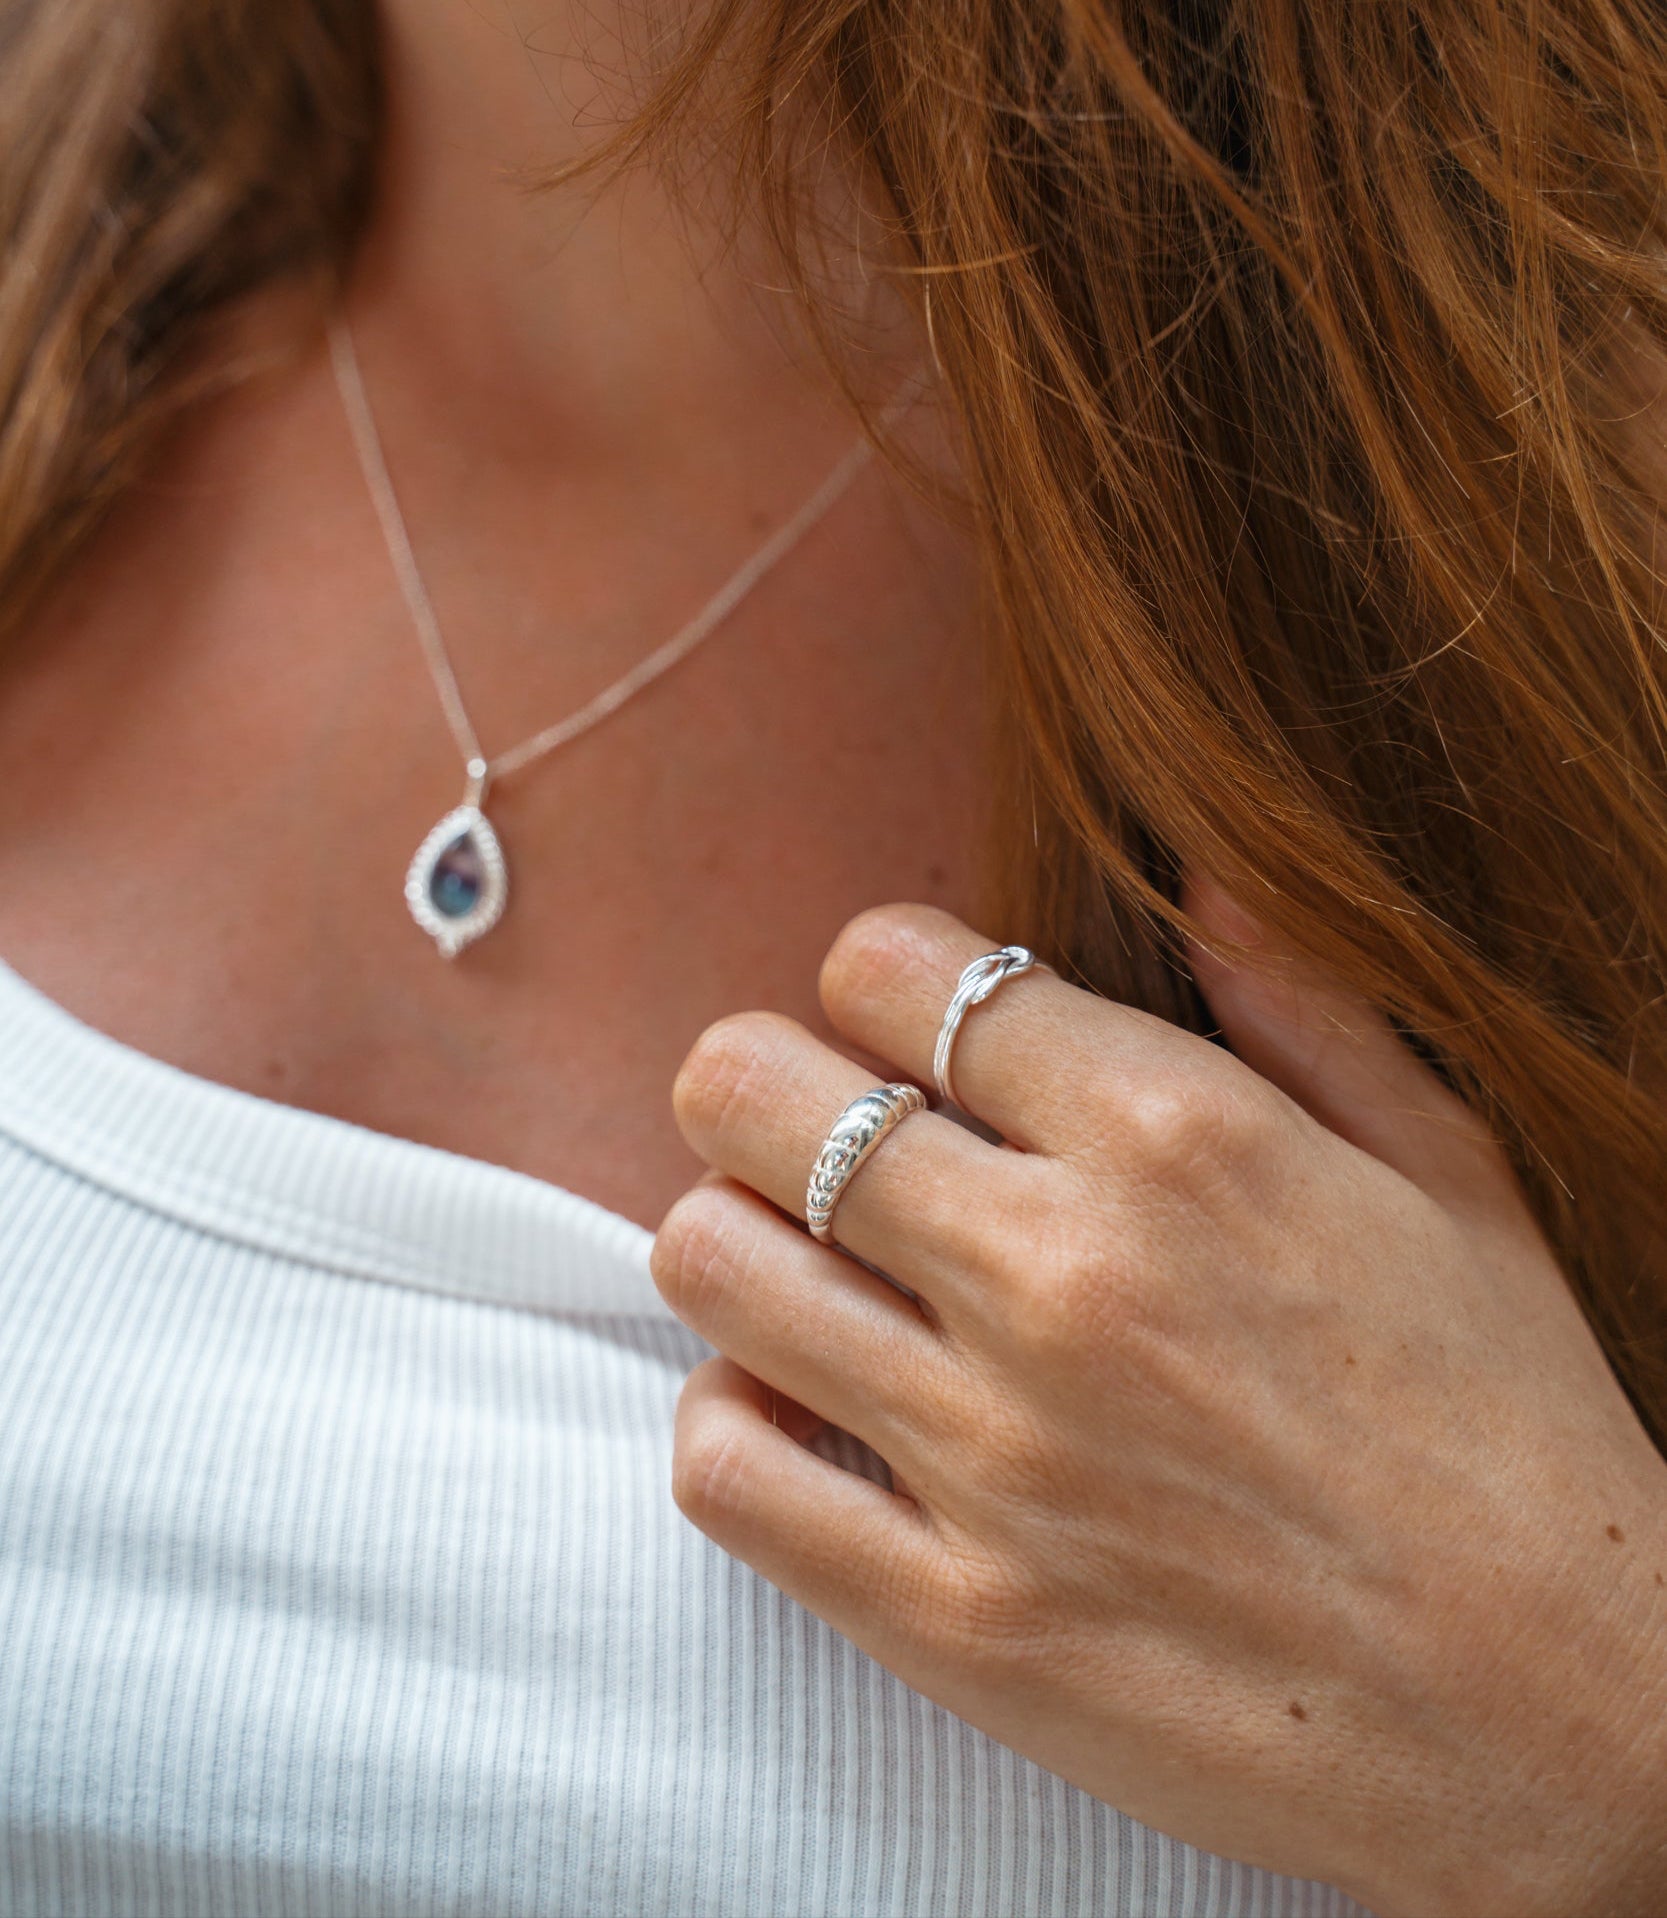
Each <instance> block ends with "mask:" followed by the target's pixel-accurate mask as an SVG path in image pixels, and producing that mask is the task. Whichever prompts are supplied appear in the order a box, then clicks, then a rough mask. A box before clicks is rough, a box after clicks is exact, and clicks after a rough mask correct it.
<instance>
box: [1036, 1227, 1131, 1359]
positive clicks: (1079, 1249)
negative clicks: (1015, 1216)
mask: <svg viewBox="0 0 1667 1918" xmlns="http://www.w3.org/2000/svg"><path fill="white" fill-rule="evenodd" d="M1130 1304H1131V1285H1130V1275H1129V1274H1128V1273H1127V1272H1126V1271H1124V1270H1123V1264H1122V1261H1121V1260H1120V1259H1118V1258H1117V1257H1116V1256H1115V1254H1114V1253H1113V1251H1112V1250H1111V1229H1110V1227H1109V1225H1108V1226H1107V1227H1106V1228H1105V1229H1104V1230H1099V1229H1096V1222H1095V1220H1094V1219H1092V1218H1089V1219H1082V1218H1074V1219H1072V1220H1071V1222H1070V1223H1069V1224H1068V1225H1062V1226H1061V1227H1059V1228H1057V1229H1056V1230H1055V1231H1053V1232H1052V1233H1049V1234H1046V1235H1043V1234H1038V1235H1037V1236H1036V1237H1035V1238H1034V1239H1033V1240H1032V1241H1031V1245H1030V1248H1029V1255H1028V1262H1027V1265H1026V1270H1025V1273H1024V1276H1023V1278H1022V1280H1021V1281H1020V1282H1019V1283H1018V1284H1017V1286H1016V1288H1015V1290H1014V1294H1013V1307H1012V1310H1013V1316H1014V1322H1015V1323H1014V1329H1015V1331H1016V1332H1017V1333H1018V1335H1019V1336H1020V1338H1021V1339H1022V1340H1023V1342H1024V1344H1025V1345H1026V1347H1027V1348H1029V1349H1030V1350H1032V1351H1041V1352H1044V1353H1047V1352H1055V1351H1063V1352H1067V1353H1069V1352H1071V1351H1074V1350H1080V1348H1081V1346H1082V1342H1083V1340H1084V1337H1085V1336H1087V1335H1088V1334H1089V1331H1090V1328H1096V1329H1103V1330H1107V1331H1110V1330H1114V1329H1115V1326H1116V1323H1117V1321H1118V1320H1119V1319H1120V1318H1121V1317H1122V1316H1123V1315H1124V1314H1125V1312H1127V1311H1128V1310H1129V1308H1130Z"/></svg>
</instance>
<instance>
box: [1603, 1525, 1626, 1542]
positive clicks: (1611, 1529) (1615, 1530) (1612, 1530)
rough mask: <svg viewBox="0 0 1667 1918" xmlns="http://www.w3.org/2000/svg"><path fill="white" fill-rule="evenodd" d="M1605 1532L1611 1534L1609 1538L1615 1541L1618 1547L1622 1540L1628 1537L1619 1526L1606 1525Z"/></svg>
mask: <svg viewBox="0 0 1667 1918" xmlns="http://www.w3.org/2000/svg"><path fill="white" fill-rule="evenodd" d="M1604 1530H1605V1531H1606V1532H1607V1533H1608V1534H1609V1536H1610V1537H1611V1538H1612V1539H1613V1540H1614V1541H1615V1543H1616V1544H1617V1545H1619V1544H1620V1542H1621V1541H1622V1539H1624V1538H1625V1537H1626V1533H1625V1532H1623V1531H1622V1530H1621V1528H1620V1526H1618V1525H1606V1526H1605V1527H1604Z"/></svg>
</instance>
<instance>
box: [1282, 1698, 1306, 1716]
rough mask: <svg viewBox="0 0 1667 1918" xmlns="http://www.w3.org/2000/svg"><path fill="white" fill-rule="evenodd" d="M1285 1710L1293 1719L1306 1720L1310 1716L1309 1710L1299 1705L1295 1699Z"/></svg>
mask: <svg viewBox="0 0 1667 1918" xmlns="http://www.w3.org/2000/svg"><path fill="white" fill-rule="evenodd" d="M1285 1709H1286V1710H1287V1711H1288V1712H1289V1713H1290V1714H1291V1716H1292V1717H1293V1718H1303V1719H1305V1718H1307V1716H1308V1713H1307V1710H1306V1709H1305V1708H1304V1707H1303V1706H1301V1705H1299V1704H1298V1703H1297V1701H1296V1700H1295V1699H1294V1698H1293V1699H1292V1700H1291V1702H1290V1704H1289V1705H1287V1706H1286V1707H1285Z"/></svg>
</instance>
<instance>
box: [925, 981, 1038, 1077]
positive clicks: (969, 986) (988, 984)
mask: <svg viewBox="0 0 1667 1918" xmlns="http://www.w3.org/2000/svg"><path fill="white" fill-rule="evenodd" d="M1038 963H1039V962H1038V960H1037V957H1036V955H1035V953H1033V952H1032V951H1031V950H1030V948H1029V947H1028V946H1003V947H1002V949H1001V950H1000V952H986V953H985V954H984V955H983V956H982V957H981V958H978V959H975V960H973V962H972V964H971V965H970V966H968V967H967V968H966V970H965V971H964V972H963V973H962V974H961V977H960V980H959V982H958V983H957V985H956V987H955V991H954V992H953V994H952V995H951V996H950V1001H949V1005H948V1008H947V1009H946V1010H945V1012H944V1016H943V1025H942V1027H941V1028H940V1030H939V1032H938V1045H937V1050H936V1051H935V1052H934V1053H933V1054H932V1077H933V1079H934V1080H935V1081H936V1083H937V1088H938V1097H939V1098H940V1099H942V1100H943V1102H944V1104H945V1105H955V1104H958V1103H959V1102H958V1101H957V1099H956V1097H955V1088H954V1085H953V1083H952V1082H951V1080H950V1076H949V1065H950V1055H951V1054H952V1053H953V1052H954V1050H955V1040H956V1037H957V1035H958V1034H959V1033H960V1030H961V1021H962V1020H963V1019H964V1018H965V1017H966V1016H967V1014H968V1013H969V1012H971V1011H972V1009H973V1007H974V1006H981V1005H983V1003H984V1001H985V1000H986V999H988V998H989V997H990V995H991V994H992V993H993V992H996V991H999V990H1000V988H1001V987H1002V986H1004V985H1006V983H1007V981H1008V980H1009V979H1017V978H1018V976H1019V974H1020V973H1021V972H1029V970H1030V969H1031V967H1032V966H1034V965H1036V964H1038Z"/></svg>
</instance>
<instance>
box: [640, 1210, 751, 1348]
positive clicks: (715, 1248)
mask: <svg viewBox="0 0 1667 1918" xmlns="http://www.w3.org/2000/svg"><path fill="white" fill-rule="evenodd" d="M739 1263H740V1255H739V1252H738V1248H737V1243H736V1218H735V1207H734V1202H733V1201H732V1200H731V1199H730V1198H729V1197H728V1195H727V1194H726V1193H725V1192H723V1191H722V1190H721V1189H719V1188H717V1187H712V1186H697V1187H696V1188H695V1189H694V1190H693V1191H692V1192H686V1193H685V1194H684V1195H683V1197H682V1198H681V1199H679V1200H678V1201H677V1203H676V1204H675V1205H674V1206H673V1207H672V1208H671V1210H670V1211H669V1212H668V1213H667V1214H666V1216H665V1218H664V1219H663V1220H662V1221H661V1224H660V1230H659V1231H658V1232H657V1233H656V1234H655V1237H654V1249H653V1251H652V1253H651V1254H650V1257H649V1268H650V1270H651V1272H652V1273H653V1276H654V1282H655V1284H656V1285H657V1286H658V1287H659V1289H660V1292H661V1295H662V1297H664V1299H665V1301H666V1303H667V1304H668V1305H669V1306H670V1307H671V1308H672V1310H673V1311H674V1312H676V1313H677V1315H678V1317H679V1318H681V1319H684V1320H685V1321H689V1320H700V1319H703V1318H705V1317H706V1316H707V1314H708V1313H709V1312H710V1310H711V1308H712V1306H713V1305H714V1304H715V1303H716V1301H717V1300H718V1298H720V1297H721V1296H722V1295H723V1294H724V1293H725V1292H727V1290H728V1289H729V1286H730V1282H731V1280H732V1279H733V1278H734V1276H735V1273H736V1270H737V1268H738V1265H739Z"/></svg>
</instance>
